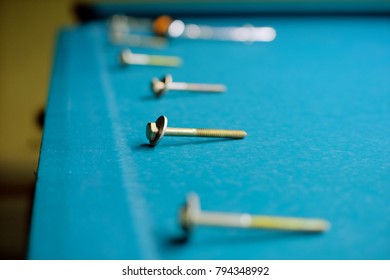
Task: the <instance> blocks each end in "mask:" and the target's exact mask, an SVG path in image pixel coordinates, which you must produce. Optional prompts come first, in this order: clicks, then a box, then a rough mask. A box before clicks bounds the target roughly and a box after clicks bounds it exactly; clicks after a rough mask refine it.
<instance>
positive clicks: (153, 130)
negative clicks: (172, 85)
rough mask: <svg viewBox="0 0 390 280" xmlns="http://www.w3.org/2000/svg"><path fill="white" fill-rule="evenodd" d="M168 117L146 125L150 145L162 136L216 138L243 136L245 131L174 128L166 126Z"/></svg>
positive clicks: (157, 141) (153, 144) (240, 137)
mask: <svg viewBox="0 0 390 280" xmlns="http://www.w3.org/2000/svg"><path fill="white" fill-rule="evenodd" d="M167 125H168V118H167V117H165V116H160V117H159V118H158V119H157V120H156V122H155V123H153V122H150V123H148V124H147V125H146V137H147V138H148V140H149V143H150V145H151V146H152V147H153V146H156V145H157V144H158V143H159V142H160V140H161V139H162V138H163V137H164V136H186V137H218V138H237V139H242V138H244V137H245V136H246V135H247V133H246V132H245V131H243V130H225V129H205V128H176V127H167Z"/></svg>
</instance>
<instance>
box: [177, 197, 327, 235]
mask: <svg viewBox="0 0 390 280" xmlns="http://www.w3.org/2000/svg"><path fill="white" fill-rule="evenodd" d="M179 219H180V225H181V226H182V228H183V229H184V230H186V231H189V230H191V228H192V227H194V226H196V225H198V226H220V227H238V228H263V229H275V230H290V231H305V232H323V231H326V230H328V229H329V228H330V224H329V222H327V221H325V220H322V219H307V218H293V217H276V216H254V215H249V214H229V213H222V212H207V211H202V210H201V206H200V200H199V197H198V195H197V194H195V193H190V194H188V195H187V201H186V204H185V205H184V207H183V208H181V209H180V213H179Z"/></svg>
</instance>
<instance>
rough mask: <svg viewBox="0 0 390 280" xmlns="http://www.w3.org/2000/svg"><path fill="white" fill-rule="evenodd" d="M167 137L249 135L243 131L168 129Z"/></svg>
mask: <svg viewBox="0 0 390 280" xmlns="http://www.w3.org/2000/svg"><path fill="white" fill-rule="evenodd" d="M165 135H166V136H187V137H216V138H237V139H241V138H244V137H245V136H246V135H247V133H246V132H245V131H243V130H226V129H206V128H174V127H167V128H166V131H165Z"/></svg>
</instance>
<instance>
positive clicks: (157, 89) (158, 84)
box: [151, 74, 226, 97]
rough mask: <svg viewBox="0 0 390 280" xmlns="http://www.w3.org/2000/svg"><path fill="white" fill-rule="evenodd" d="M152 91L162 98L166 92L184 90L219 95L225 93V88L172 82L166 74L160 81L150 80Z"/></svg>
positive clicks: (213, 85) (218, 85)
mask: <svg viewBox="0 0 390 280" xmlns="http://www.w3.org/2000/svg"><path fill="white" fill-rule="evenodd" d="M151 85H152V91H153V92H154V94H155V95H156V96H157V97H160V96H162V95H163V94H164V93H166V92H167V91H168V90H186V91H199V92H214V93H220V92H224V91H226V86H224V85H221V84H192V83H181V82H180V83H179V82H173V78H172V75H170V74H168V75H166V76H165V77H164V78H162V79H161V80H159V79H157V78H153V79H152V83H151Z"/></svg>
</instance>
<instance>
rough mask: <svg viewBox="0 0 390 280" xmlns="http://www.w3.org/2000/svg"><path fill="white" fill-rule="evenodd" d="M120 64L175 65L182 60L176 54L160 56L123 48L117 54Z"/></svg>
mask: <svg viewBox="0 0 390 280" xmlns="http://www.w3.org/2000/svg"><path fill="white" fill-rule="evenodd" d="M119 62H120V64H121V65H132V64H136V65H152V66H171V67H177V66H179V65H180V64H181V63H182V61H181V59H180V58H179V57H177V56H162V55H148V54H140V53H133V52H132V51H130V50H129V49H126V50H123V51H122V52H121V53H120V55H119Z"/></svg>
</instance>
